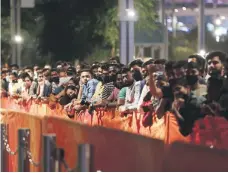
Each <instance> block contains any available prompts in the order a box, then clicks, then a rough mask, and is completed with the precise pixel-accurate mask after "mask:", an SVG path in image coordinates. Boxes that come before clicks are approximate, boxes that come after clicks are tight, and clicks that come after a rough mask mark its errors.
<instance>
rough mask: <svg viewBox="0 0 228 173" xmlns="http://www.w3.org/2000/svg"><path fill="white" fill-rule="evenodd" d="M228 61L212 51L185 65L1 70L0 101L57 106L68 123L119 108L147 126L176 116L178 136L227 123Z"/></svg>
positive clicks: (158, 62)
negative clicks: (203, 122) (209, 120)
mask: <svg viewBox="0 0 228 173" xmlns="http://www.w3.org/2000/svg"><path fill="white" fill-rule="evenodd" d="M227 77H228V55H227V54H226V53H224V52H220V51H213V52H210V53H208V54H207V55H206V56H205V57H202V56H200V55H198V54H194V55H190V56H189V57H186V60H180V61H168V60H165V59H153V58H149V59H147V60H146V61H143V60H141V59H135V60H133V61H132V62H130V63H129V64H128V65H124V64H121V63H120V61H119V58H118V57H112V58H110V59H109V60H108V61H107V62H100V63H99V62H94V63H93V64H87V63H85V62H82V63H80V64H78V65H77V66H76V67H74V65H72V64H71V63H68V62H62V61H59V62H57V63H55V64H53V65H48V64H47V65H45V66H44V67H42V68H41V67H39V66H38V65H34V66H33V67H24V68H19V67H18V65H16V64H12V65H10V67H2V68H1V96H2V97H16V98H20V99H23V100H30V99H35V100H38V99H43V100H46V101H52V102H56V103H57V102H58V103H59V104H60V105H62V106H63V108H64V109H65V110H66V112H67V114H68V117H69V118H73V117H74V116H77V113H78V112H80V111H84V110H88V111H89V113H90V114H91V115H92V114H93V112H94V110H96V109H100V108H102V109H107V108H115V109H118V111H119V112H120V114H121V116H128V114H129V113H131V112H134V111H137V112H141V113H142V114H143V116H144V118H143V120H142V121H143V122H142V124H143V126H145V127H148V126H151V125H152V115H154V114H155V115H156V116H157V118H159V119H160V118H162V117H163V116H165V115H166V112H172V113H173V114H174V115H175V117H176V119H177V122H178V124H179V127H180V132H181V134H182V135H184V136H186V135H188V134H190V133H191V132H192V128H193V126H194V122H195V121H196V120H198V119H200V118H204V117H205V116H206V115H211V116H222V117H224V118H226V119H227V120H228V78H227Z"/></svg>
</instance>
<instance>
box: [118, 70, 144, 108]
mask: <svg viewBox="0 0 228 173" xmlns="http://www.w3.org/2000/svg"><path fill="white" fill-rule="evenodd" d="M122 78H123V82H124V84H125V85H126V86H127V90H126V97H125V104H124V105H123V106H120V107H119V111H120V112H126V111H132V110H135V109H137V107H138V102H139V98H140V94H141V82H140V81H138V82H136V81H135V80H134V78H133V73H132V72H131V71H130V69H129V68H124V69H123V70H122Z"/></svg>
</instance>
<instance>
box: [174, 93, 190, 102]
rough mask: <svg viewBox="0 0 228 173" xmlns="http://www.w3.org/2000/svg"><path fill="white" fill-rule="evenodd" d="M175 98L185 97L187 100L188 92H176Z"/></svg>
mask: <svg viewBox="0 0 228 173" xmlns="http://www.w3.org/2000/svg"><path fill="white" fill-rule="evenodd" d="M175 98H176V99H178V98H182V99H184V100H185V101H186V100H187V99H188V95H187V94H183V93H177V94H175Z"/></svg>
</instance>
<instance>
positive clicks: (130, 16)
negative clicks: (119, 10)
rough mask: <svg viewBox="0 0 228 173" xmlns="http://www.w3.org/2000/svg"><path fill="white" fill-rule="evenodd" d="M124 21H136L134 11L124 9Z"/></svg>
mask: <svg viewBox="0 0 228 173" xmlns="http://www.w3.org/2000/svg"><path fill="white" fill-rule="evenodd" d="M126 21H137V13H136V11H135V9H133V8H131V9H129V8H128V9H126Z"/></svg>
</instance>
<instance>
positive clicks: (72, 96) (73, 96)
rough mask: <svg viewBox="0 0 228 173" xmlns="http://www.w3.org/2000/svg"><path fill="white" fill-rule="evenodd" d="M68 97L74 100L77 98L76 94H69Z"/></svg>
mask: <svg viewBox="0 0 228 173" xmlns="http://www.w3.org/2000/svg"><path fill="white" fill-rule="evenodd" d="M68 97H69V98H70V99H74V98H76V97H77V96H76V94H71V95H68Z"/></svg>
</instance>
